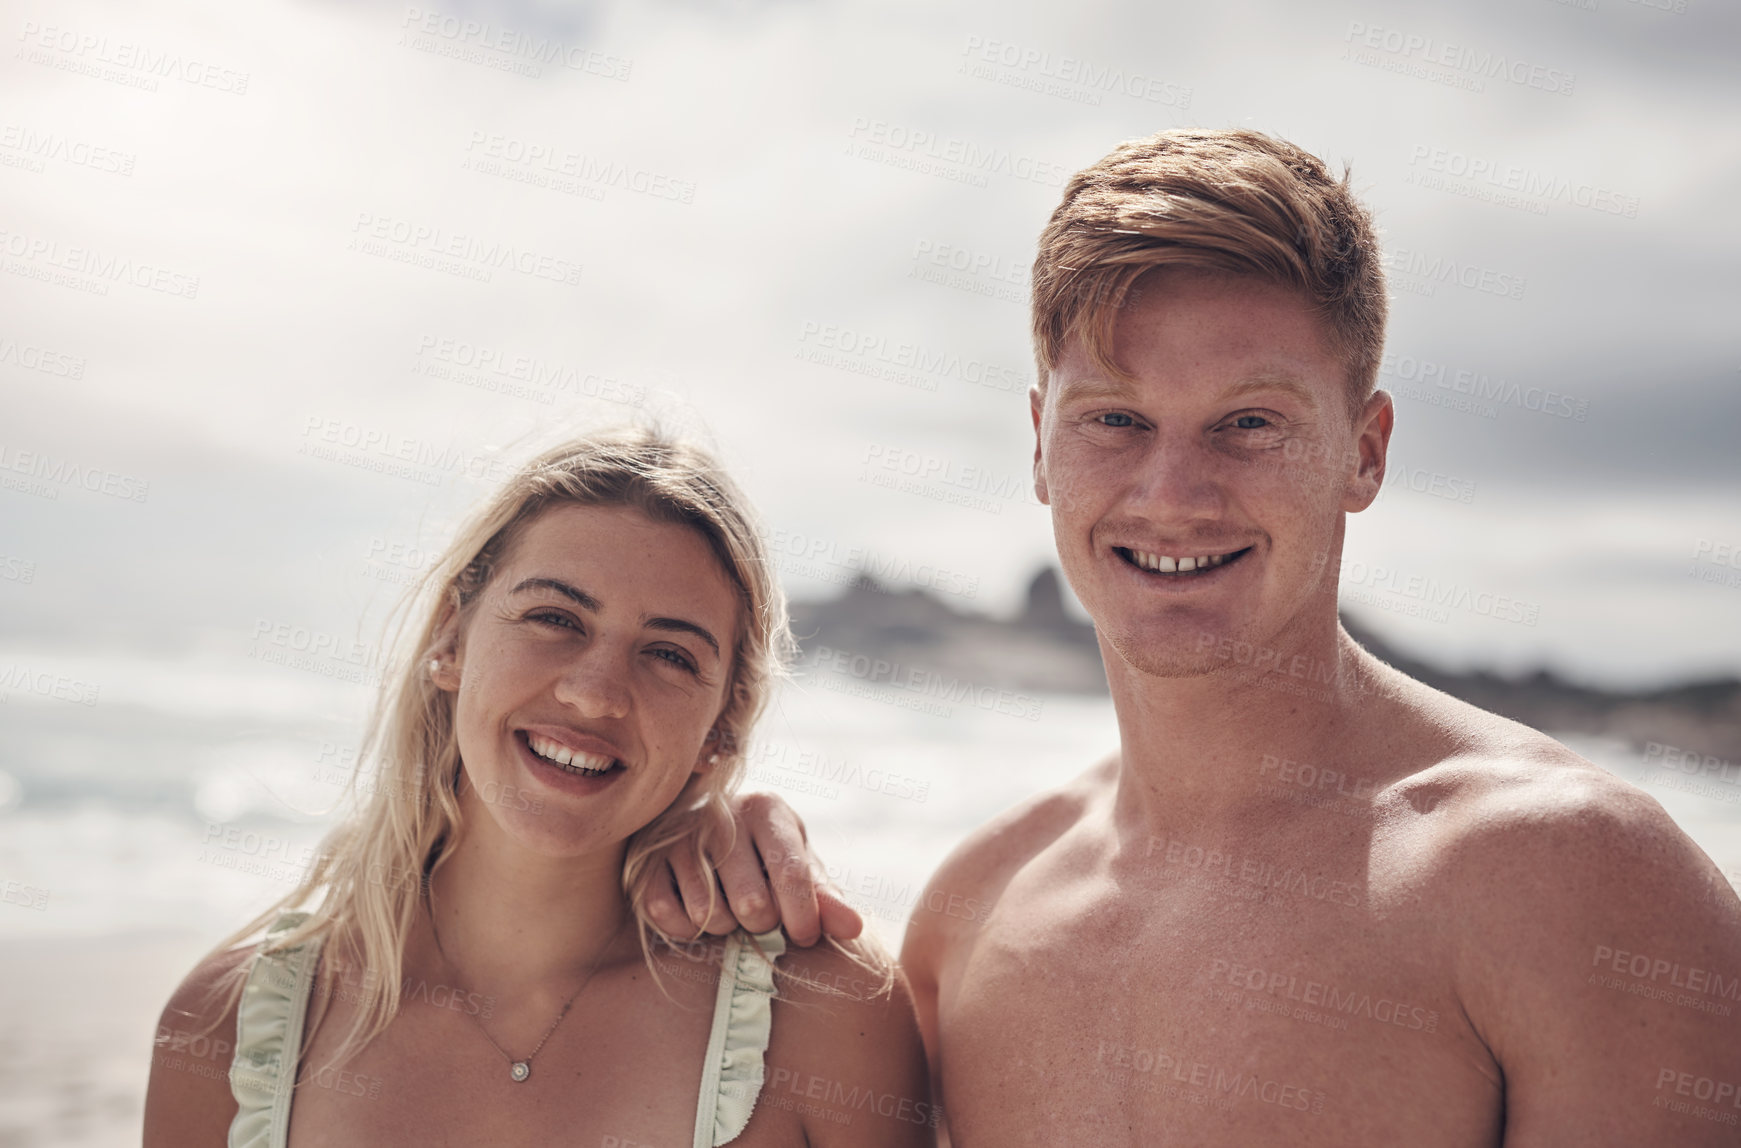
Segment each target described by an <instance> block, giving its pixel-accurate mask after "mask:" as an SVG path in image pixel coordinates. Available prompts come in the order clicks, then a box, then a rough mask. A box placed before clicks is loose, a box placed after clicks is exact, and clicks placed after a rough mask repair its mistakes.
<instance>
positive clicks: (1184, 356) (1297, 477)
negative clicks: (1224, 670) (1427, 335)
mask: <svg viewBox="0 0 1741 1148" xmlns="http://www.w3.org/2000/svg"><path fill="white" fill-rule="evenodd" d="M1321 328H1322V325H1321V323H1320V321H1319V320H1318V319H1317V318H1315V317H1314V315H1313V314H1312V312H1311V310H1310V307H1309V305H1308V304H1307V303H1306V301H1305V300H1304V299H1303V298H1302V297H1301V296H1299V295H1298V294H1296V293H1295V292H1293V291H1290V290H1288V289H1286V288H1284V287H1280V286H1277V285H1274V284H1271V283H1267V282H1264V281H1262V280H1259V279H1255V278H1252V277H1248V276H1234V275H1227V274H1220V273H1215V272H1205V271H1196V270H1191V269H1183V268H1167V269H1165V270H1161V271H1157V272H1152V273H1150V274H1149V275H1147V276H1145V277H1144V278H1143V279H1142V281H1141V282H1140V284H1139V292H1138V293H1137V294H1135V295H1134V301H1133V303H1132V304H1131V305H1129V306H1127V307H1126V308H1125V309H1124V311H1123V313H1122V314H1121V316H1120V318H1119V320H1118V325H1117V327H1116V330H1115V333H1114V341H1113V358H1114V360H1115V361H1116V362H1118V363H1119V364H1120V365H1121V366H1123V367H1124V368H1125V370H1126V371H1128V372H1129V373H1130V374H1131V376H1132V380H1133V381H1131V382H1128V383H1126V382H1122V381H1120V380H1117V379H1114V378H1110V377H1108V376H1107V375H1106V374H1105V373H1104V372H1102V371H1101V370H1099V369H1098V368H1097V367H1095V366H1094V364H1093V362H1092V361H1091V360H1090V359H1089V357H1088V354H1087V351H1086V349H1085V348H1084V347H1083V346H1082V343H1081V340H1079V339H1072V340H1071V341H1070V342H1069V343H1068V344H1066V346H1065V348H1064V352H1063V354H1062V356H1061V357H1060V360H1059V363H1058V366H1057V368H1056V369H1055V370H1053V372H1052V373H1051V376H1050V380H1049V385H1048V387H1047V389H1046V391H1045V393H1044V394H1043V395H1042V394H1041V393H1040V392H1039V391H1038V390H1037V389H1036V391H1035V392H1034V394H1033V414H1034V427H1035V433H1036V436H1037V443H1036V451H1035V457H1034V480H1035V488H1036V493H1037V494H1038V496H1039V498H1040V500H1041V501H1042V502H1045V503H1047V504H1049V505H1050V506H1051V507H1052V527H1053V532H1054V534H1055V536H1056V538H1057V543H1058V554H1059V557H1060V558H1061V559H1062V561H1063V566H1064V572H1065V574H1066V576H1067V577H1068V578H1069V579H1070V584H1071V586H1072V587H1073V588H1074V589H1075V591H1076V594H1077V596H1078V597H1079V598H1081V600H1082V603H1083V605H1084V606H1086V607H1087V609H1088V613H1089V615H1090V616H1091V617H1093V619H1094V621H1095V625H1096V627H1097V628H1098V629H1099V631H1100V633H1101V635H1102V637H1104V638H1105V639H1106V640H1107V641H1108V642H1110V643H1111V645H1112V646H1113V648H1114V649H1116V650H1117V651H1118V653H1119V654H1121V655H1122V656H1123V658H1124V659H1125V660H1126V661H1127V662H1129V663H1130V664H1131V665H1132V666H1134V667H1136V668H1137V669H1139V670H1141V671H1143V672H1146V673H1150V674H1155V675H1159V676H1163V677H1180V676H1190V675H1197V674H1202V673H1207V672H1210V671H1213V670H1215V669H1217V668H1221V667H1225V666H1226V665H1227V664H1228V663H1227V662H1226V660H1225V658H1224V656H1223V655H1224V652H1225V650H1226V646H1225V644H1224V643H1225V642H1226V641H1229V640H1231V641H1235V642H1248V643H1251V644H1252V645H1253V646H1254V647H1258V648H1260V649H1261V648H1268V649H1274V650H1277V651H1286V650H1288V648H1289V646H1290V645H1291V643H1292V642H1293V641H1294V640H1296V639H1297V637H1298V636H1299V635H1302V634H1304V633H1306V632H1308V627H1310V626H1315V625H1316V624H1318V623H1321V621H1322V619H1323V616H1324V615H1325V614H1329V615H1331V616H1333V615H1334V613H1335V610H1336V597H1335V593H1334V590H1335V573H1334V572H1335V569H1336V566H1337V564H1338V562H1339V557H1340V553H1341V546H1342V515H1343V513H1344V512H1345V511H1357V510H1361V509H1364V508H1365V507H1366V506H1367V505H1368V504H1370V503H1371V501H1372V500H1373V498H1374V497H1376V495H1377V493H1378V490H1379V485H1380V483H1381V482H1382V480H1383V477H1384V454H1385V447H1386V444H1387V443H1388V441H1389V436H1390V427H1391V413H1392V412H1391V407H1390V401H1389V398H1388V396H1385V395H1383V394H1382V393H1379V394H1376V395H1374V396H1373V398H1372V399H1371V400H1370V401H1369V402H1368V403H1367V404H1366V406H1365V409H1364V410H1363V411H1362V412H1361V414H1360V416H1359V417H1358V418H1356V419H1355V420H1353V421H1352V422H1351V421H1350V419H1349V416H1348V405H1347V404H1348V400H1347V383H1346V378H1347V369H1346V366H1345V364H1344V363H1343V361H1342V360H1341V359H1339V358H1338V357H1337V356H1336V355H1335V354H1334V353H1333V352H1332V351H1331V349H1330V347H1329V345H1328V342H1327V340H1326V339H1325V336H1324V333H1323V331H1322V329H1321ZM1204 560H1207V561H1206V562H1205V561H1204ZM1188 567H1189V568H1190V569H1187V568H1188ZM1217 649H1220V650H1222V651H1223V655H1218V654H1217V652H1216V651H1217Z"/></svg>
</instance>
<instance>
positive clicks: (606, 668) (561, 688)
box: [556, 643, 630, 718]
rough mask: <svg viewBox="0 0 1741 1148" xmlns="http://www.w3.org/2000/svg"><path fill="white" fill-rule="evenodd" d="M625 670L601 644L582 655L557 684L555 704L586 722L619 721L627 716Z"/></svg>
mask: <svg viewBox="0 0 1741 1148" xmlns="http://www.w3.org/2000/svg"><path fill="white" fill-rule="evenodd" d="M627 682H628V670H627V667H626V666H625V665H624V664H623V661H622V659H621V658H620V657H619V656H618V655H617V654H616V653H614V652H613V651H611V650H610V649H609V648H607V647H605V646H604V645H603V643H598V644H595V645H593V646H591V647H590V648H588V649H587V650H585V651H583V652H582V653H581V654H580V656H579V657H578V658H576V659H575V660H574V661H573V662H572V663H570V664H569V666H568V667H567V669H566V670H564V672H563V674H562V676H561V677H560V678H559V679H557V683H556V700H557V701H560V702H562V703H564V704H565V705H570V706H573V707H574V708H575V709H577V710H579V711H580V712H581V714H583V715H584V716H586V717H589V718H620V717H626V716H628V713H629V704H630V703H629V689H628V684H627Z"/></svg>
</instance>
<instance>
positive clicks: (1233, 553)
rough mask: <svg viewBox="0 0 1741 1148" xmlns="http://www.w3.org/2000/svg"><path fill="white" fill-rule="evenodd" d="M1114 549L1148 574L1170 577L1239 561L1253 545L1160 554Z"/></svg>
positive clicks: (1204, 571) (1178, 576)
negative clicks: (1240, 547) (1200, 552)
mask: <svg viewBox="0 0 1741 1148" xmlns="http://www.w3.org/2000/svg"><path fill="white" fill-rule="evenodd" d="M1112 549H1113V551H1114V552H1115V553H1116V554H1117V555H1118V556H1119V557H1120V558H1122V559H1124V560H1125V562H1127V563H1128V564H1130V565H1132V566H1135V567H1136V568H1137V569H1138V570H1141V571H1144V572H1145V573H1148V574H1158V575H1162V576H1165V577H1169V578H1180V577H1185V576H1188V575H1199V574H1203V573H1206V572H1207V571H1210V570H1213V569H1215V568H1216V567H1219V566H1226V565H1228V564H1230V563H1233V562H1237V561H1239V560H1240V559H1241V558H1243V557H1245V556H1246V555H1247V554H1249V553H1251V547H1249V546H1246V547H1244V548H1242V549H1239V550H1229V551H1224V552H1223V553H1220V554H1185V555H1172V554H1160V553H1156V552H1154V551H1151V550H1138V549H1135V548H1134V547H1128V546H1114V547H1113V548H1112Z"/></svg>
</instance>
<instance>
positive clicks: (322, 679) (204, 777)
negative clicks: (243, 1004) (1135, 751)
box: [0, 649, 1741, 1148]
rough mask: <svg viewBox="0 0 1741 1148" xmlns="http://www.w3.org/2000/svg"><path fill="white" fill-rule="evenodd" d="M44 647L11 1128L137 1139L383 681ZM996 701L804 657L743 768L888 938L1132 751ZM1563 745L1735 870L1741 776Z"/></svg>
mask: <svg viewBox="0 0 1741 1148" xmlns="http://www.w3.org/2000/svg"><path fill="white" fill-rule="evenodd" d="M40 654H41V652H40V651H31V650H24V649H21V650H12V651H8V652H7V654H6V656H0V664H10V665H13V666H18V665H23V666H31V665H38V664H43V665H47V664H52V665H53V666H54V667H55V675H54V676H55V679H56V680H57V681H64V682H65V683H71V684H68V685H66V686H65V688H62V689H59V690H58V691H57V690H56V689H53V688H48V689H46V690H45V689H38V688H32V686H34V685H37V684H39V683H40V679H32V678H30V677H28V676H20V675H18V674H16V673H14V674H13V676H12V679H11V680H12V681H14V682H22V683H24V688H22V689H20V688H16V687H15V688H12V689H11V690H9V691H8V693H7V694H6V696H5V699H4V701H3V702H0V729H3V730H4V741H3V742H0V745H3V747H4V748H3V756H0V1016H4V1017H5V1018H6V1023H5V1024H4V1025H0V1144H5V1145H15V1146H19V1148H26V1146H34V1145H48V1144H54V1145H120V1144H134V1143H137V1139H138V1127H139V1120H140V1116H141V1113H142V1104H143V1097H144V1089H145V1080H146V1072H147V1069H148V1061H149V1056H150V1044H151V1037H152V1033H153V1030H154V1026H155V1023H156V1020H157V1014H158V1012H159V1010H160V1009H161V1008H162V1004H163V1002H164V1000H165V999H166V998H167V996H168V994H169V992H170V991H171V989H172V988H173V987H174V985H175V983H176V982H177V981H178V980H179V979H180V977H181V976H182V975H183V974H184V973H185V972H186V970H187V969H188V968H189V967H190V966H191V964H192V963H193V962H194V961H195V960H196V959H197V958H198V957H199V956H200V955H201V954H202V953H203V952H204V951H205V950H206V949H207V948H209V946H210V945H211V944H212V943H213V942H215V941H216V940H217V939H218V938H219V937H221V936H222V935H223V934H224V933H226V932H228V931H229V930H230V929H232V928H234V927H236V926H237V925H239V924H240V923H241V922H242V921H244V920H245V919H246V918H248V917H249V916H251V915H252V914H254V913H255V912H257V911H259V910H260V909H261V908H263V907H264V906H265V905H267V904H269V903H270V902H271V901H272V900H274V899H275V898H276V897H278V896H280V895H282V894H283V893H284V892H285V891H286V890H287V889H289V888H290V887H291V886H292V885H293V884H294V883H295V881H296V880H297V878H298V876H299V874H300V871H301V868H302V866H303V865H305V864H306V863H307V861H308V859H309V858H311V857H312V856H313V854H314V852H315V850H316V848H317V845H318V842H319V840H320V837H321V835H322V833H323V831H324V830H325V829H326V828H327V827H328V826H329V825H330V824H331V822H332V820H333V817H334V812H335V810H336V809H337V807H338V802H339V800H340V797H341V795H342V792H343V787H344V784H345V781H346V779H347V777H348V775H349V772H350V769H351V767H352V765H353V763H354V760H355V745H356V741H357V733H358V730H359V728H360V722H361V718H362V714H363V712H364V707H365V706H366V704H367V701H368V698H369V695H370V689H371V687H370V684H369V678H368V674H367V673H364V674H362V675H357V674H353V673H350V672H348V671H349V670H351V669H355V668H356V667H355V666H350V667H348V668H347V666H345V665H344V664H339V663H334V664H331V665H328V664H323V663H319V662H311V663H307V664H302V665H284V664H269V663H267V662H265V661H261V660H259V659H256V658H249V659H247V660H240V661H238V660H235V659H234V658H233V657H232V658H231V659H228V660H226V659H223V658H219V657H216V656H204V657H199V656H190V657H188V658H186V659H183V660H180V661H157V662H152V661H147V660H143V659H129V658H115V657H101V656H89V657H84V658H80V657H68V656H66V655H64V654H57V655H56V656H55V657H53V658H52V659H49V658H46V657H43V656H39V655H40ZM8 657H9V658H10V659H11V661H10V662H9V663H8V661H7V658H8ZM364 669H365V670H366V669H367V667H364ZM982 700H985V701H986V704H985V705H983V706H982V705H980V704H976V701H975V699H973V698H971V697H970V698H964V699H962V700H957V701H951V700H949V698H947V697H936V696H923V697H921V696H917V695H913V694H909V693H904V692H901V691H893V690H882V691H877V690H862V689H858V687H857V685H856V684H855V683H854V682H853V681H851V680H850V679H840V678H834V679H831V678H828V677H817V678H808V679H805V680H803V681H801V682H793V683H787V684H786V685H784V686H782V688H781V689H780V691H779V693H778V695H777V697H776V699H775V701H774V703H773V705H772V706H771V707H770V710H769V713H768V714H767V716H766V717H765V718H764V720H763V723H762V726H761V727H760V729H759V731H758V740H757V742H756V744H755V746H754V747H753V748H752V750H751V753H750V757H749V770H748V787H750V788H760V789H767V790H770V791H772V792H775V793H778V794H780V795H781V796H783V797H784V798H785V799H786V800H787V801H789V802H790V803H791V804H792V805H793V806H794V807H795V808H796V809H797V810H798V811H799V813H800V814H801V815H802V816H803V817H804V819H805V822H806V824H807V825H808V827H809V831H810V836H811V840H812V842H813V843H814V845H815V846H816V848H817V849H818V850H819V852H820V853H821V855H822V857H823V860H824V862H825V863H826V865H827V867H828V870H829V874H830V876H831V877H832V878H833V880H834V882H835V883H836V885H838V886H839V887H840V889H841V890H842V891H843V892H844V893H845V894H846V895H847V897H848V899H849V900H850V901H852V902H853V903H854V904H855V905H856V906H858V907H859V908H860V910H861V911H862V912H863V913H864V914H865V916H866V918H867V921H868V922H869V924H870V926H871V927H872V928H873V929H874V930H875V931H876V932H877V934H878V935H879V936H880V937H881V938H882V940H883V941H884V943H885V944H887V945H888V946H889V947H890V948H891V949H895V948H897V947H898V945H899V941H900V936H901V932H902V928H903V924H904V922H905V920H906V918H907V916H908V914H909V913H910V911H911V910H912V907H913V905H914V903H915V902H916V901H917V899H918V898H919V896H920V894H921V890H922V889H923V887H924V883H925V880H926V878H927V877H928V876H929V874H930V873H931V872H932V871H933V870H934V869H935V868H936V866H937V864H938V863H939V862H940V861H941V860H942V859H943V857H944V856H945V855H946V854H947V853H948V852H949V851H950V850H951V849H952V848H953V847H954V846H955V845H956V844H957V843H958V842H959V841H960V840H961V839H962V838H963V837H964V836H965V835H966V834H967V833H968V832H969V831H970V830H972V829H973V828H974V827H976V826H977V825H979V824H981V823H983V822H984V821H985V820H987V819H988V818H989V817H991V816H992V815H994V814H996V813H997V812H999V811H1000V810H1003V809H1005V808H1008V807H1009V806H1011V805H1012V804H1014V803H1016V802H1018V801H1020V800H1022V799H1024V798H1026V797H1028V796H1030V795H1032V794H1034V793H1037V792H1040V791H1042V790H1044V789H1047V788H1049V787H1051V786H1053V785H1056V784H1058V783H1060V782H1062V781H1064V780H1066V779H1068V778H1069V777H1071V776H1073V775H1074V774H1076V773H1077V772H1080V771H1081V770H1082V769H1083V768H1085V767H1087V766H1088V765H1089V764H1091V763H1092V762H1094V761H1096V760H1098V759H1100V758H1101V757H1103V756H1104V755H1105V754H1106V753H1108V752H1109V751H1111V750H1112V749H1113V748H1114V747H1115V746H1116V742H1117V734H1116V727H1115V725H1114V723H1113V716H1112V707H1111V703H1110V702H1109V701H1108V700H1106V699H1105V698H1100V697H1086V698H1085V697H1064V696H1042V697H1038V698H1035V699H1033V701H1034V703H1035V704H1033V705H1031V706H1021V707H1009V706H1004V707H1001V708H1000V707H999V706H998V705H996V704H995V702H994V701H992V700H990V699H982ZM1568 743H1569V744H1572V745H1573V747H1574V748H1575V749H1577V750H1578V751H1579V752H1581V753H1583V754H1584V755H1585V756H1587V757H1589V758H1591V759H1592V760H1594V761H1596V762H1598V763H1599V764H1601V765H1602V766H1604V767H1605V768H1607V769H1609V770H1611V771H1612V772H1614V773H1616V774H1618V775H1620V776H1622V777H1625V778H1627V779H1628V780H1632V781H1634V782H1642V783H1645V784H1646V788H1647V791H1648V792H1650V793H1651V794H1652V795H1653V796H1654V797H1656V798H1657V799H1658V800H1659V801H1661V802H1662V804H1663V805H1664V807H1665V808H1666V809H1667V810H1668V811H1669V813H1670V814H1671V815H1672V816H1673V817H1674V818H1675V820H1676V821H1677V822H1678V823H1679V824H1680V825H1681V827H1682V828H1683V829H1684V830H1685V831H1686V832H1687V833H1688V834H1689V835H1690V836H1691V837H1692V838H1693V839H1694V840H1695V841H1697V842H1698V843H1699V844H1700V845H1701V846H1702V847H1703V848H1704V849H1705V850H1706V852H1708V853H1710V854H1711V855H1712V857H1713V858H1714V859H1715V860H1716V861H1717V863H1718V865H1719V867H1720V868H1722V869H1723V870H1724V871H1725V872H1726V873H1727V874H1728V876H1729V877H1730V879H1731V881H1734V882H1735V883H1736V884H1737V885H1741V785H1737V784H1734V783H1733V782H1731V781H1724V780H1722V774H1721V772H1720V771H1719V772H1718V773H1717V774H1716V775H1714V776H1711V777H1707V776H1703V775H1701V774H1698V773H1691V772H1686V771H1683V770H1681V769H1672V768H1671V769H1662V768H1659V766H1660V765H1661V762H1660V761H1655V762H1647V761H1646V760H1645V755H1644V754H1643V753H1641V752H1640V751H1639V750H1636V749H1633V748H1631V747H1628V746H1624V745H1619V744H1616V743H1611V742H1601V741H1590V740H1583V741H1574V740H1571V739H1568ZM1730 772H1731V774H1733V773H1735V772H1736V771H1734V770H1731V771H1730Z"/></svg>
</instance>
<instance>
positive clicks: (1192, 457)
mask: <svg viewBox="0 0 1741 1148" xmlns="http://www.w3.org/2000/svg"><path fill="white" fill-rule="evenodd" d="M1220 461H1221V460H1219V459H1218V458H1216V457H1215V455H1214V453H1213V452H1212V451H1210V450H1209V449H1207V448H1206V447H1205V446H1204V445H1203V444H1202V443H1201V442H1199V441H1198V440H1197V438H1196V436H1194V435H1190V434H1162V435H1156V436H1155V438H1154V440H1153V442H1152V444H1151V445H1150V447H1149V450H1148V451H1147V453H1146V454H1145V455H1144V457H1143V459H1142V460H1141V463H1140V464H1139V467H1140V469H1139V472H1138V474H1137V480H1136V483H1135V484H1134V487H1133V490H1132V498H1133V501H1134V502H1135V503H1136V507H1135V508H1136V509H1140V510H1142V511H1143V512H1144V513H1145V514H1146V515H1147V516H1148V517H1150V518H1152V519H1154V520H1155V521H1156V522H1160V523H1184V522H1190V521H1194V520H1198V519H1206V518H1218V517H1220V516H1221V515H1222V513H1223V511H1224V510H1225V508H1226V503H1227V498H1226V492H1225V490H1224V489H1223V486H1222V480H1223V475H1222V473H1221V466H1220Z"/></svg>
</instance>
